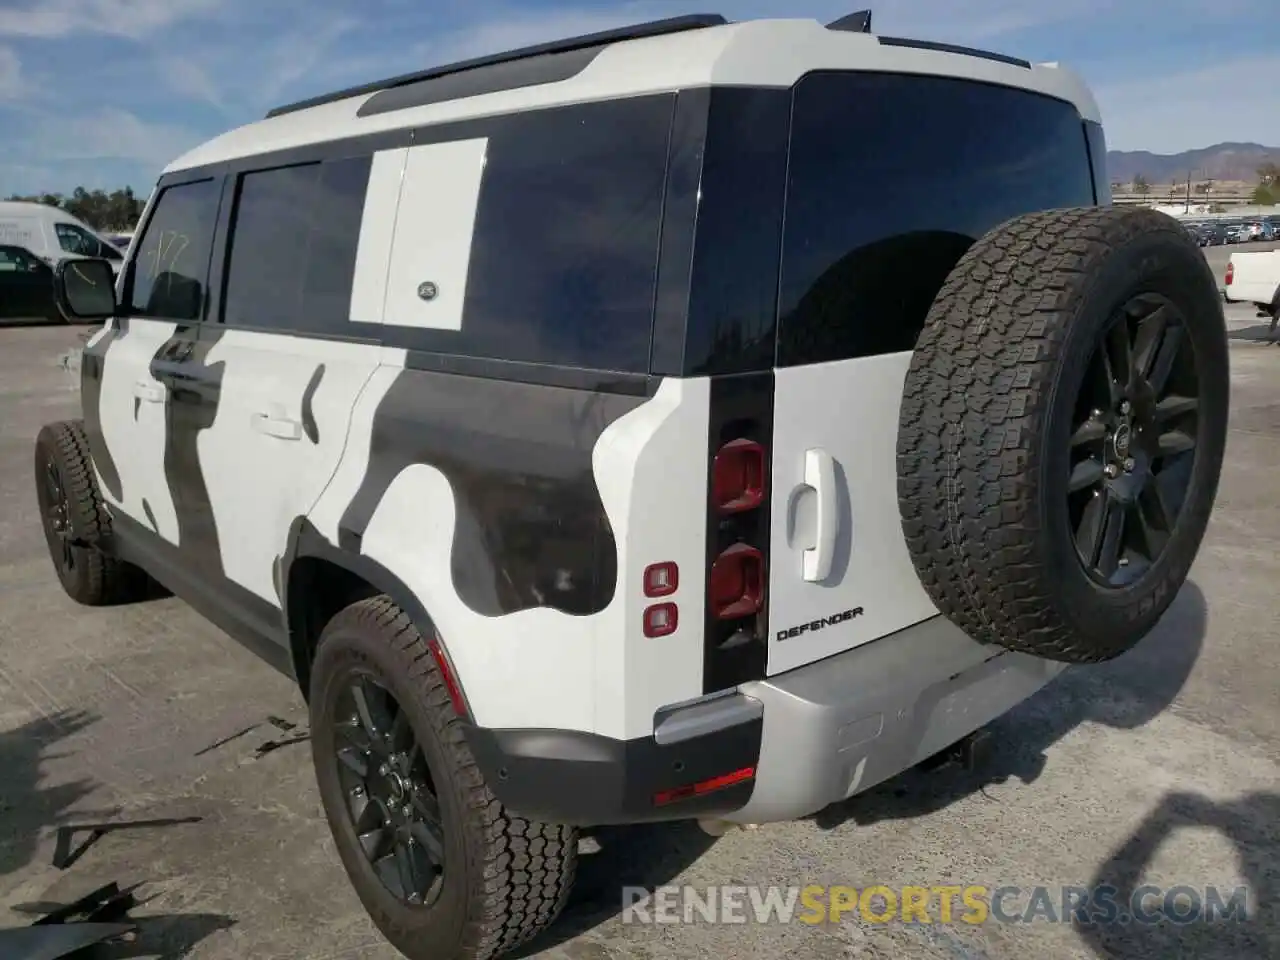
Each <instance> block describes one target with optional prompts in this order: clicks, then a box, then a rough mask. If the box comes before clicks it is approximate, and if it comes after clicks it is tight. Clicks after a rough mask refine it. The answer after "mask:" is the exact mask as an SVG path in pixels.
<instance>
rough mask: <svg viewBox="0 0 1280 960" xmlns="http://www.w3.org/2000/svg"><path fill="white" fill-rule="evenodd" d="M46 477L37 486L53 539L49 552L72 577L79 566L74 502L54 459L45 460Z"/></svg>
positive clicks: (65, 574)
mask: <svg viewBox="0 0 1280 960" xmlns="http://www.w3.org/2000/svg"><path fill="white" fill-rule="evenodd" d="M43 474H44V475H43V477H42V478H41V483H40V485H39V486H38V487H37V494H36V495H37V497H38V499H39V502H40V513H41V520H42V521H43V523H44V530H45V537H46V539H48V541H49V553H50V555H51V556H52V557H53V562H54V564H55V566H56V567H57V568H58V573H59V574H60V575H61V576H63V577H70V576H72V575H73V574H74V572H75V569H76V543H75V534H74V533H73V532H72V529H71V504H70V503H69V502H68V500H67V492H66V485H65V484H64V483H63V481H62V472H61V471H60V470H59V469H58V465H57V464H56V463H54V462H53V461H52V460H48V461H46V462H45V464H44V471H43Z"/></svg>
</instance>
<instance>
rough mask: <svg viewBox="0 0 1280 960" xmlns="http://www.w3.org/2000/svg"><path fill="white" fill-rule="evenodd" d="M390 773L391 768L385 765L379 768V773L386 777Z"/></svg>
mask: <svg viewBox="0 0 1280 960" xmlns="http://www.w3.org/2000/svg"><path fill="white" fill-rule="evenodd" d="M390 772H391V768H390V767H388V766H387V765H386V764H385V763H384V764H383V765H382V766H380V767H379V768H378V773H380V774H382V775H383V776H384V777H385V776H386V775H387V774H388V773H390Z"/></svg>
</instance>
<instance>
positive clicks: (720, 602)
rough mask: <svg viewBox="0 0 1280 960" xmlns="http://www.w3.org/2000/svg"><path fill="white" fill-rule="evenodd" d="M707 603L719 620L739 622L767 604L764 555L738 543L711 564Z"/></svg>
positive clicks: (744, 544)
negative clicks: (765, 598) (765, 601)
mask: <svg viewBox="0 0 1280 960" xmlns="http://www.w3.org/2000/svg"><path fill="white" fill-rule="evenodd" d="M707 600H708V602H709V603H710V605H711V612H712V615H713V616H714V617H715V618H716V619H717V620H737V619H739V618H741V617H749V616H752V615H753V614H755V613H758V612H759V611H760V609H761V607H763V605H764V555H763V554H761V553H760V551H759V550H757V549H756V548H755V547H753V546H750V545H749V544H746V543H735V544H734V545H733V546H731V547H729V548H728V549H727V550H725V551H724V552H723V553H721V554H720V556H718V557H716V559H715V562H714V563H713V564H712V565H711V573H710V574H709V575H708V576H707Z"/></svg>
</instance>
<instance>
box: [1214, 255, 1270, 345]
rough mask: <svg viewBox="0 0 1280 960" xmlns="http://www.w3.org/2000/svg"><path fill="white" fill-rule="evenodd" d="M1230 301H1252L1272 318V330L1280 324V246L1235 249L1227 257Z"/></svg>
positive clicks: (1262, 312)
mask: <svg viewBox="0 0 1280 960" xmlns="http://www.w3.org/2000/svg"><path fill="white" fill-rule="evenodd" d="M1223 287H1224V290H1225V293H1224V294H1223V296H1224V298H1225V299H1226V300H1227V301H1228V302H1229V303H1252V304H1253V305H1254V306H1255V307H1257V308H1258V313H1259V314H1260V315H1262V316H1267V317H1270V318H1271V334H1272V336H1274V335H1275V332H1276V326H1277V325H1278V324H1280V250H1250V251H1247V252H1246V251H1236V252H1234V253H1232V254H1231V259H1229V260H1228V261H1227V272H1226V276H1225V277H1224V284H1223Z"/></svg>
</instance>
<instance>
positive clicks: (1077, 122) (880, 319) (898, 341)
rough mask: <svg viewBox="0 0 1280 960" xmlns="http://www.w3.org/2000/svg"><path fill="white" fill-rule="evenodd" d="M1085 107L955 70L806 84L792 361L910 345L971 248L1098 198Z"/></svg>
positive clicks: (789, 254) (787, 267)
mask: <svg viewBox="0 0 1280 960" xmlns="http://www.w3.org/2000/svg"><path fill="white" fill-rule="evenodd" d="M1093 202H1094V194H1093V181H1092V175H1091V171H1090V166H1089V154H1088V150H1087V148H1086V146H1085V132H1084V127H1083V125H1082V123H1081V119H1080V116H1079V114H1078V113H1077V111H1076V110H1075V108H1074V107H1073V106H1071V105H1070V104H1067V103H1063V102H1061V101H1058V100H1054V99H1050V98H1048V97H1044V96H1041V95H1039V94H1034V93H1029V92H1027V91H1024V90H1017V89H1012V88H1006V87H998V86H993V85H986V84H979V83H974V82H972V81H965V80H956V79H952V78H946V77H925V76H905V75H885V74H854V73H850V74H833V73H823V74H812V75H810V76H808V77H805V78H804V79H803V80H801V81H800V83H799V84H798V85H797V87H796V92H795V101H794V107H793V113H792V135H791V162H790V173H789V183H788V193H787V208H786V226H785V232H784V238H783V260H782V279H781V289H780V298H779V314H780V317H781V328H780V333H779V342H778V362H779V364H780V365H787V366H789V365H796V364H804V363H817V362H821V361H827V360H840V359H846V358H850V357H860V356H869V355H873V354H880V353H891V352H897V351H903V350H910V349H912V347H913V346H914V345H915V341H916V338H917V337H918V336H919V333H920V329H921V328H922V326H923V325H924V319H925V315H926V314H927V312H928V310H929V307H930V305H931V304H932V302H933V300H934V298H935V297H936V296H937V293H938V290H939V289H940V288H941V286H942V283H943V281H944V280H945V279H946V276H947V274H948V273H950V271H951V269H952V268H953V267H954V266H955V264H956V261H958V260H959V259H960V257H961V256H962V255H963V254H964V252H965V251H966V250H967V249H968V248H969V246H970V245H971V244H972V243H973V241H974V240H976V239H977V238H978V237H980V236H981V235H982V234H984V233H986V232H987V231H988V230H990V229H991V228H992V227H994V226H996V225H997V224H999V223H1001V222H1002V221H1004V220H1006V219H1008V218H1010V217H1013V216H1017V215H1018V214H1022V213H1027V212H1030V211H1034V210H1046V209H1052V208H1057V207H1070V206H1088V205H1091V204H1093Z"/></svg>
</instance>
